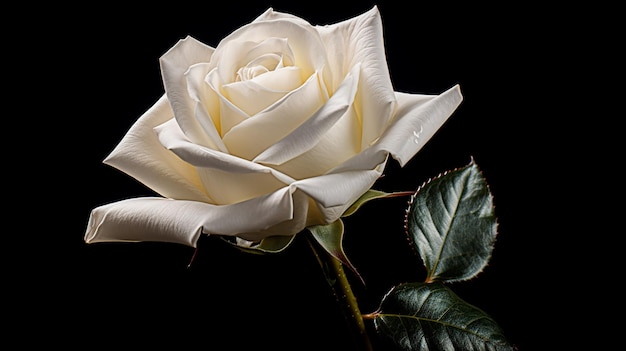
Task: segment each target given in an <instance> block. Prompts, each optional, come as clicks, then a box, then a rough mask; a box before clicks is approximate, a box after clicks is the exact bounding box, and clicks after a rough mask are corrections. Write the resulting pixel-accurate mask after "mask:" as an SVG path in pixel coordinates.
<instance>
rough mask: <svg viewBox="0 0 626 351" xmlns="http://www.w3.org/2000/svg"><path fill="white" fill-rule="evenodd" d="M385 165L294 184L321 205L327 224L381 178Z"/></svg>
mask: <svg viewBox="0 0 626 351" xmlns="http://www.w3.org/2000/svg"><path fill="white" fill-rule="evenodd" d="M384 166H385V163H384V162H383V163H381V164H380V165H378V166H377V167H375V168H374V169H371V170H358V171H348V172H340V173H331V174H326V175H323V176H319V177H313V178H308V179H303V180H300V181H297V182H295V183H293V184H292V185H291V186H295V187H297V188H298V189H300V190H302V191H303V192H305V193H306V194H307V195H308V196H310V197H311V198H313V199H314V200H315V201H316V202H317V203H318V204H319V205H320V211H321V213H322V215H323V216H324V220H325V222H326V223H331V222H334V221H335V220H336V219H338V218H339V217H340V216H341V215H342V214H343V212H344V211H345V210H346V209H347V208H348V207H350V205H351V204H352V203H353V202H354V201H356V200H357V199H358V198H359V197H360V196H361V195H362V194H363V193H365V192H366V191H367V190H368V189H369V188H371V187H372V185H373V184H374V182H376V180H377V179H378V178H380V176H381V174H382V172H383V169H384Z"/></svg>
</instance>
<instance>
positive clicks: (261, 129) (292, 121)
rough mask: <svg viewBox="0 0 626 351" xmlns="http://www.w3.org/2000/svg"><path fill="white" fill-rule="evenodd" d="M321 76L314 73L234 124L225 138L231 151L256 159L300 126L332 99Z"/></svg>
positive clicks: (243, 156)
mask: <svg viewBox="0 0 626 351" xmlns="http://www.w3.org/2000/svg"><path fill="white" fill-rule="evenodd" d="M318 79H319V76H318V75H317V74H314V75H313V76H311V77H310V78H309V80H307V81H306V82H305V83H304V84H302V86H300V87H299V88H297V89H296V90H293V91H291V92H290V93H288V94H287V95H286V96H285V97H284V98H283V99H281V100H279V101H277V102H276V103H275V104H273V105H272V106H270V107H269V108H267V109H266V110H264V111H261V112H259V113H258V114H256V115H255V116H253V117H250V118H248V119H246V120H245V121H241V123H239V124H238V125H237V126H235V127H233V128H232V129H231V130H230V131H229V132H228V133H226V134H225V135H224V138H223V141H224V144H226V145H227V147H228V150H229V151H230V153H232V154H233V155H237V156H239V157H242V158H245V159H249V160H252V159H253V158H254V157H256V156H257V155H258V154H259V153H261V152H262V151H263V150H265V149H267V148H268V147H270V146H271V145H273V144H275V143H277V142H278V141H279V140H280V139H282V138H284V137H285V136H286V135H287V134H289V133H290V132H292V131H293V130H295V129H296V128H297V127H298V126H300V125H301V124H302V123H303V122H304V121H305V120H306V119H307V118H309V117H310V116H311V115H312V114H313V113H314V112H315V111H317V110H318V109H319V108H320V107H322V106H323V105H324V103H325V102H326V101H327V99H328V96H327V95H326V92H325V91H323V90H322V89H320V84H319V80H318Z"/></svg>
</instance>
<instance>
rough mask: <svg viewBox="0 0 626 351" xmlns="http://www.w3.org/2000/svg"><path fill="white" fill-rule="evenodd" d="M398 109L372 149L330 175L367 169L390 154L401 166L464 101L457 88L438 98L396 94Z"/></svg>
mask: <svg viewBox="0 0 626 351" xmlns="http://www.w3.org/2000/svg"><path fill="white" fill-rule="evenodd" d="M396 96H397V98H398V103H399V105H400V107H399V108H398V112H397V114H396V116H395V119H394V120H393V122H392V123H391V125H390V126H389V128H387V130H385V132H384V133H383V135H382V136H381V138H380V139H379V140H378V141H377V142H376V143H375V144H374V145H372V146H371V147H369V148H367V149H365V150H363V151H362V152H361V153H359V154H358V155H356V156H354V157H352V158H351V159H349V160H347V161H346V162H344V163H343V164H341V165H339V166H337V167H336V168H335V169H333V170H332V171H331V172H333V173H335V172H346V171H350V170H355V169H370V168H371V167H373V166H375V165H376V164H378V163H379V162H381V160H383V159H385V158H386V157H387V156H388V155H389V154H391V155H392V156H393V158H394V159H396V161H398V162H399V163H400V165H401V166H404V165H406V163H407V162H409V160H410V159H411V158H413V156H415V154H416V153H417V152H418V151H419V150H420V149H421V148H422V147H423V146H424V145H425V144H426V143H427V142H428V141H429V140H430V138H431V137H432V136H433V135H434V134H435V133H436V132H437V131H438V130H439V128H441V126H442V125H443V124H444V123H445V122H446V121H447V119H448V118H449V117H450V116H451V115H452V113H454V111H455V110H456V108H457V107H458V106H459V104H460V103H461V101H462V100H463V96H462V95H461V89H460V87H459V85H455V86H453V87H452V88H450V89H448V90H446V91H445V92H443V93H442V94H440V95H425V94H406V93H396Z"/></svg>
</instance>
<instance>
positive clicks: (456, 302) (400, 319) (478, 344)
mask: <svg viewBox="0 0 626 351" xmlns="http://www.w3.org/2000/svg"><path fill="white" fill-rule="evenodd" d="M373 316H374V327H375V328H376V331H377V332H378V334H379V335H380V336H381V337H382V339H383V341H384V342H385V343H389V344H390V347H393V349H394V350H401V351H416V350H421V351H437V350H492V351H509V350H516V348H515V346H514V345H512V344H511V343H509V341H508V340H507V338H506V337H505V336H504V334H503V332H502V330H501V329H500V327H499V326H498V325H497V324H496V322H495V321H494V320H493V319H492V318H491V317H490V316H489V315H487V314H486V313H485V312H483V311H482V310H481V309H479V308H477V307H474V306H472V305H470V304H468V303H466V302H465V301H463V300H462V299H460V298H459V297H458V296H457V295H456V294H455V293H454V292H453V291H452V290H450V289H448V288H447V287H446V286H444V285H443V283H439V282H437V283H407V284H401V285H398V286H396V287H394V288H392V289H391V290H390V291H389V292H388V293H387V294H386V295H385V296H384V297H383V300H382V303H381V305H380V307H379V309H378V311H377V312H376V313H374V314H373Z"/></svg>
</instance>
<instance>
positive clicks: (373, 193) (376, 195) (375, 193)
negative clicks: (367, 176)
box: [341, 189, 413, 217]
mask: <svg viewBox="0 0 626 351" xmlns="http://www.w3.org/2000/svg"><path fill="white" fill-rule="evenodd" d="M412 194H413V193H412V192H410V191H398V192H393V193H386V192H384V191H380V190H373V189H369V190H368V191H366V192H365V193H364V194H363V195H361V197H360V198H358V199H357V200H356V201H355V202H354V203H353V204H352V205H351V206H350V207H349V208H348V209H347V210H346V211H345V212H344V213H343V214H342V215H341V217H348V216H350V215H351V214H353V213H355V212H356V211H357V210H358V209H359V208H361V206H363V205H364V204H365V203H366V202H369V201H370V200H374V199H382V198H387V197H396V196H409V195H412Z"/></svg>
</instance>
